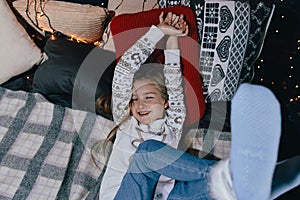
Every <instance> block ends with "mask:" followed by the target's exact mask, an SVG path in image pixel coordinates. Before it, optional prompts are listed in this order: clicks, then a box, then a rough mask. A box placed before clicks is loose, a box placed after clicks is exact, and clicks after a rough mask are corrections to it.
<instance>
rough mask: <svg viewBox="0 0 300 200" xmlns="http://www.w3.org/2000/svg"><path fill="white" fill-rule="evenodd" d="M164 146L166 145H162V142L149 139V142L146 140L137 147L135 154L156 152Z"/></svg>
mask: <svg viewBox="0 0 300 200" xmlns="http://www.w3.org/2000/svg"><path fill="white" fill-rule="evenodd" d="M165 145H166V144H165V143H162V142H160V141H157V140H153V139H150V140H146V141H144V142H142V143H141V144H140V145H139V146H138V148H137V150H136V152H152V151H156V150H158V149H161V148H162V147H164V146H165Z"/></svg>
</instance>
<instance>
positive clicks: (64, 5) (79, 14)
mask: <svg viewBox="0 0 300 200" xmlns="http://www.w3.org/2000/svg"><path fill="white" fill-rule="evenodd" d="M13 6H14V8H15V9H16V10H17V11H18V12H19V13H20V15H21V16H22V17H23V18H24V19H25V20H26V21H27V22H28V23H29V24H30V25H31V26H32V27H34V28H35V29H36V30H37V31H39V32H40V33H41V34H43V35H44V32H43V30H44V31H47V32H53V31H58V32H61V33H62V34H64V35H66V36H69V37H71V38H75V39H78V40H80V41H83V42H86V43H93V42H96V41H101V40H102V35H103V32H104V30H105V28H106V20H107V19H108V16H109V13H110V12H109V11H108V10H107V9H106V8H102V7H99V6H93V5H89V4H79V3H71V2H64V1H53V0H44V1H41V0H16V1H14V2H13ZM27 8H28V12H27V13H26V9H27Z"/></svg>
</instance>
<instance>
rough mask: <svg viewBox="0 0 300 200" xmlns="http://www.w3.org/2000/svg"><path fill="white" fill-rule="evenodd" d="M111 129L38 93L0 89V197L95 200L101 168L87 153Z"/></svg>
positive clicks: (101, 120)
mask: <svg viewBox="0 0 300 200" xmlns="http://www.w3.org/2000/svg"><path fill="white" fill-rule="evenodd" d="M113 126H114V124H113V122H112V121H109V120H107V119H105V118H103V117H101V116H98V115H96V114H93V113H89V112H84V111H79V110H74V109H69V108H64V107H61V106H58V105H54V104H52V103H49V102H48V101H47V100H46V99H45V98H44V97H43V96H41V95H40V94H37V93H26V92H23V91H11V90H7V89H4V88H0V199H17V200H19V199H39V200H40V199H59V200H61V199H80V200H82V199H93V200H94V199H97V195H98V190H99V187H100V184H101V180H102V176H103V173H104V170H105V165H104V164H102V165H101V166H102V169H99V168H97V167H96V166H95V165H94V164H93V162H92V160H91V156H90V149H91V147H92V145H93V144H94V142H95V141H96V140H99V139H104V138H105V137H106V135H107V134H108V132H109V131H110V130H111V128H112V127H113ZM103 159H104V158H103Z"/></svg>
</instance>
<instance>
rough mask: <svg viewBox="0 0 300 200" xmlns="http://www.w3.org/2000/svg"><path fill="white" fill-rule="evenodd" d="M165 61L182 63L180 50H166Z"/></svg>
mask: <svg viewBox="0 0 300 200" xmlns="http://www.w3.org/2000/svg"><path fill="white" fill-rule="evenodd" d="M164 54H165V63H180V50H179V49H172V50H165V51H164Z"/></svg>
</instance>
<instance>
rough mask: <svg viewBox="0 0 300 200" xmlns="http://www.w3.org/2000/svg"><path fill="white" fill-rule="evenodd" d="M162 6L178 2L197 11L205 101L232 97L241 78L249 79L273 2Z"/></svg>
mask: <svg viewBox="0 0 300 200" xmlns="http://www.w3.org/2000/svg"><path fill="white" fill-rule="evenodd" d="M158 3H159V6H160V7H169V6H174V5H178V4H182V5H185V6H189V7H191V8H192V9H193V10H194V12H195V14H196V21H197V28H198V34H199V44H200V45H201V50H200V61H199V66H200V70H201V75H202V80H203V92H204V95H205V96H206V102H213V101H229V100H231V99H232V97H233V95H234V94H235V92H236V90H237V88H238V86H239V85H240V84H241V83H242V82H250V81H252V78H253V73H254V66H253V64H254V62H255V61H256V59H257V58H258V56H259V54H260V52H261V49H262V46H263V41H264V38H265V35H266V31H267V29H268V26H269V23H270V20H271V18H272V14H273V11H274V6H273V5H272V4H271V3H270V1H258V0H251V1H245V0H240V1H226V0H210V1H204V0H158Z"/></svg>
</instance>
